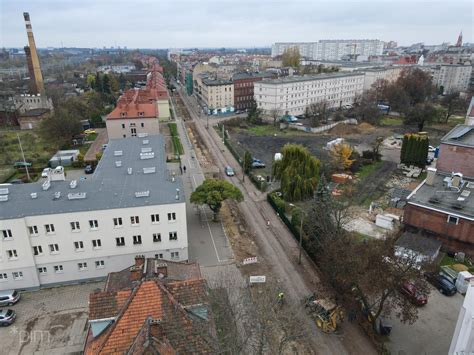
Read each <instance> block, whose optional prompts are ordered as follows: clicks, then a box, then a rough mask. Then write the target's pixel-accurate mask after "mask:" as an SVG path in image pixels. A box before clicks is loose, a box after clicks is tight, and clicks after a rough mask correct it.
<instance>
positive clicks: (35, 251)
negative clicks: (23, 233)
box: [33, 245, 43, 255]
mask: <svg viewBox="0 0 474 355" xmlns="http://www.w3.org/2000/svg"><path fill="white" fill-rule="evenodd" d="M33 254H34V255H43V248H42V247H41V245H36V246H34V247H33Z"/></svg>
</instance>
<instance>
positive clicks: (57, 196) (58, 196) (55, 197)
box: [53, 191, 61, 200]
mask: <svg viewBox="0 0 474 355" xmlns="http://www.w3.org/2000/svg"><path fill="white" fill-rule="evenodd" d="M53 198H54V199H55V200H59V199H60V198H61V191H56V192H55V193H54V196H53Z"/></svg>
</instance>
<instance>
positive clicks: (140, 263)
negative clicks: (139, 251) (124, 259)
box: [135, 255, 145, 267]
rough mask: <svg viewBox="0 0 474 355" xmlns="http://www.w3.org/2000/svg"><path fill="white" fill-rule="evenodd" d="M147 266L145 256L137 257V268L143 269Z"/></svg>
mask: <svg viewBox="0 0 474 355" xmlns="http://www.w3.org/2000/svg"><path fill="white" fill-rule="evenodd" d="M144 264H145V256H144V255H137V256H136V257H135V266H136V267H142V266H143V265H144Z"/></svg>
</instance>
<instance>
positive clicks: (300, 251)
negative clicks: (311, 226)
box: [298, 210, 305, 265]
mask: <svg viewBox="0 0 474 355" xmlns="http://www.w3.org/2000/svg"><path fill="white" fill-rule="evenodd" d="M304 215H305V213H304V212H303V210H301V221H300V243H299V255H298V264H299V265H301V253H302V249H303V219H304Z"/></svg>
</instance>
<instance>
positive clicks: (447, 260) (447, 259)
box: [439, 255, 474, 273]
mask: <svg viewBox="0 0 474 355" xmlns="http://www.w3.org/2000/svg"><path fill="white" fill-rule="evenodd" d="M454 264H463V265H466V266H467V267H468V268H469V270H468V271H469V272H471V273H474V266H472V265H469V264H468V263H467V262H464V263H461V262H458V261H456V260H454V258H452V257H450V256H448V255H445V256H444V257H443V259H441V262H440V263H439V266H450V265H454Z"/></svg>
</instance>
